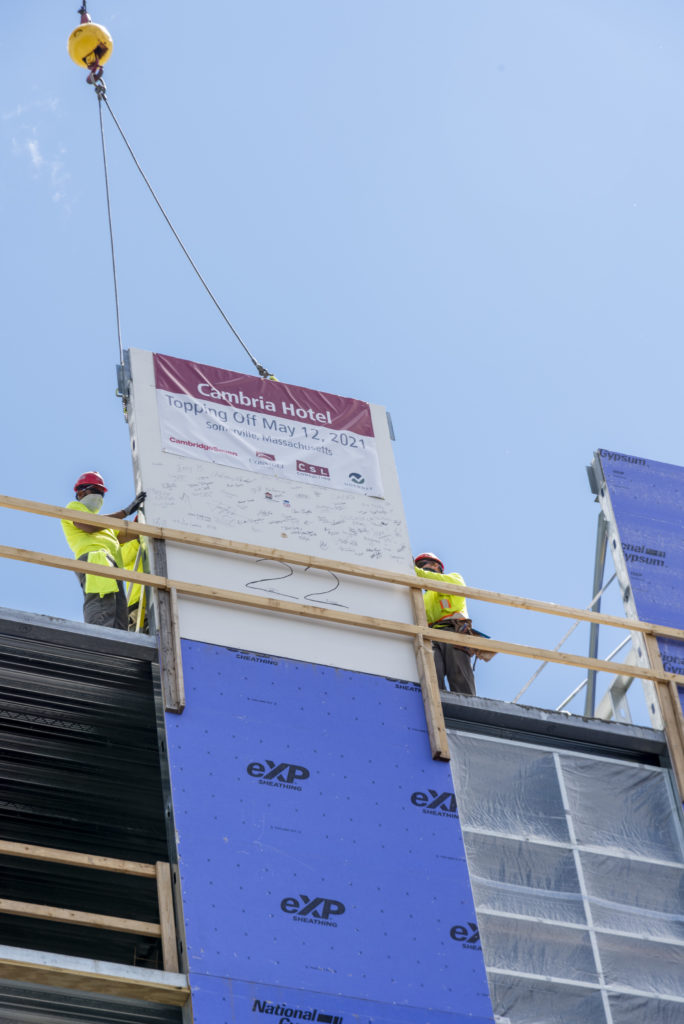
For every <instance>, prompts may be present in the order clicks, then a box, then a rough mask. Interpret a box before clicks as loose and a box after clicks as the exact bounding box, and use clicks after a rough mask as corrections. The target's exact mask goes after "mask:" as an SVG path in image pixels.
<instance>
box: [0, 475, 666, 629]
mask: <svg viewBox="0 0 684 1024" xmlns="http://www.w3.org/2000/svg"><path fill="white" fill-rule="evenodd" d="M0 507H5V508H11V509H14V510H15V511H23V512H31V513H35V514H37V515H45V516H51V517H53V518H57V519H69V520H71V521H72V522H82V523H87V524H91V523H92V521H93V518H94V513H79V512H75V511H73V510H71V509H66V508H63V507H62V506H60V505H46V504H44V503H42V502H37V501H28V500H22V499H18V498H12V497H9V496H8V495H0ZM97 519H98V522H99V523H101V524H102V526H103V528H104V527H111V528H113V529H118V530H121V529H122V525H123V520H121V519H113V518H112V517H111V516H102V515H98V516H97ZM125 527H126V530H127V531H128V532H129V533H130V534H131V535H135V536H146V537H155V538H158V539H162V540H167V541H173V542H175V543H178V544H188V545H190V546H198V547H207V548H212V549H213V550H216V551H224V552H226V553H228V554H238V555H245V556H248V557H255V558H272V559H274V560H276V561H286V562H287V561H289V562H291V563H292V564H293V565H300V566H305V567H311V568H317V569H328V570H330V571H332V572H336V573H342V574H346V575H350V576H358V577H359V578H360V579H368V580H375V581H377V582H380V583H394V584H397V585H398V586H404V587H409V588H411V589H415V590H434V591H437V592H438V593H444V594H455V595H457V596H462V597H467V598H471V599H472V600H475V601H485V602H488V603H490V604H501V605H506V606H507V607H510V608H518V609H522V610H525V611H538V612H545V613H547V614H548V615H557V616H561V617H562V618H568V619H575V620H577V621H578V622H597V623H599V624H601V625H604V626H616V627H617V628H618V629H628V630H631V631H632V632H636V633H653V634H655V635H656V636H663V637H669V638H670V639H672V640H681V641H684V630H682V629H675V628H674V627H672V626H659V625H658V624H657V623H653V622H642V621H641V620H639V619H623V618H620V617H619V616H616V615H605V614H603V613H602V612H593V611H590V610H589V609H587V608H572V607H569V606H567V605H561V604H555V603H554V602H551V601H537V600H534V599H532V598H526V597H518V596H516V595H514V594H503V593H498V592H496V591H493V590H482V589H480V588H478V587H467V586H463V587H460V586H457V585H456V584H454V583H441V582H436V581H433V580H430V579H425V578H423V577H418V576H415V575H412V574H408V573H400V572H391V571H390V570H383V569H379V568H377V567H371V566H366V565H356V564H353V563H351V562H339V561H336V560H334V559H330V558H320V557H318V556H316V555H304V554H301V553H298V552H295V551H283V550H280V549H278V548H267V547H262V546H260V545H257V544H243V543H242V542H240V541H231V540H225V539H223V538H221V537H211V536H209V535H206V534H199V533H190V532H188V531H186V530H174V529H171V528H170V527H161V526H154V525H152V524H151V523H129V522H126V523H125ZM12 550H14V551H19V550H20V549H16V548H15V549H11V548H0V557H5V558H12V557H17V556H16V555H11V554H8V553H7V552H9V551H12ZM26 561H32V559H29V558H27V559H26ZM45 564H52V563H45ZM56 567H57V568H66V566H56ZM81 571H82V567H81ZM93 574H94V575H97V574H96V573H93ZM115 578H117V579H126V580H128V579H132V580H133V582H136V583H140V582H144V583H146V584H149V585H150V586H155V585H156V586H159V585H160V584H158V583H157V584H155V583H153V582H151V580H152V579H153V577H148V576H146V575H145V576H143V574H136V576H135V578H133V577H132V576H130V577H129V576H118V577H115ZM472 646H474V645H472Z"/></svg>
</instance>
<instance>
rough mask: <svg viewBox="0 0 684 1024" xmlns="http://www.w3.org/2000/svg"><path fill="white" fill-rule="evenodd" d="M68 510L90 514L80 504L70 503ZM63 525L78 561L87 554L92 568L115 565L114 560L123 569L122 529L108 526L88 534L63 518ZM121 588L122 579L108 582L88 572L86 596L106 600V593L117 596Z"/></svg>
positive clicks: (78, 502) (87, 509)
mask: <svg viewBox="0 0 684 1024" xmlns="http://www.w3.org/2000/svg"><path fill="white" fill-rule="evenodd" d="M66 507H67V508H72V509H74V511H76V512H90V509H89V508H87V507H86V506H85V505H83V504H82V503H81V502H80V501H70V502H69V504H68V505H67V506H66ZM91 514H92V513H91ZM61 523H62V529H63V530H64V536H65V537H66V541H67V544H68V545H69V547H70V548H71V550H72V551H73V553H74V558H80V557H81V555H87V556H88V562H89V563H90V564H91V565H111V564H112V560H113V561H114V563H115V564H116V565H118V566H119V568H123V563H122V561H121V545H120V544H119V540H118V537H117V534H118V530H112V529H111V528H109V527H108V528H106V529H104V530H98V531H97V533H86V531H85V530H79V528H78V525H77V524H76V523H72V522H70V520H68V519H62V520H61ZM118 589H119V581H118V580H110V579H106V578H105V577H104V576H91V575H89V574H88V573H86V578H85V591H86V594H99V595H100V597H104V596H105V595H106V594H115V593H116V591H117V590H118Z"/></svg>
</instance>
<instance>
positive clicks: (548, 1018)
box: [489, 973, 681, 1024]
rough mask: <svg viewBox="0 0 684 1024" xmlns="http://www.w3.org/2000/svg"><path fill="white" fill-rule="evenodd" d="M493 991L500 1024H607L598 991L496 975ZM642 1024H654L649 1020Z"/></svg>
mask: <svg viewBox="0 0 684 1024" xmlns="http://www.w3.org/2000/svg"><path fill="white" fill-rule="evenodd" d="M489 990H490V992H491V995H492V1003H493V1005H494V1008H495V1009H494V1020H495V1021H496V1024H606V1015H605V1011H604V1006H603V997H602V995H601V993H600V992H599V991H597V990H596V989H590V988H573V987H572V986H571V985H558V984H556V983H554V982H550V981H549V982H547V981H543V980H535V979H534V978H513V977H511V976H507V975H501V974H495V973H492V974H490V975H489ZM614 1024H616V1022H615V1021H614ZM629 1024H632V1022H631V1021H630V1022H629ZM634 1024H637V1022H636V1020H635V1021H634ZM638 1024H650V1021H649V1018H648V1017H642V1018H641V1020H640V1021H639V1022H638ZM667 1024H671V1022H670V1021H668V1022H667ZM680 1024H681V1021H680Z"/></svg>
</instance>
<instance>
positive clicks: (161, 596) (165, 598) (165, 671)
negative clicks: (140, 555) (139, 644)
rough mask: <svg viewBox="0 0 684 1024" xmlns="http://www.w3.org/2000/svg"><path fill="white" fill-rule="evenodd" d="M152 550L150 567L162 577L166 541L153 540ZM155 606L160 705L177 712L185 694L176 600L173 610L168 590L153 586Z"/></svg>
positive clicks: (173, 712)
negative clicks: (155, 593)
mask: <svg viewBox="0 0 684 1024" xmlns="http://www.w3.org/2000/svg"><path fill="white" fill-rule="evenodd" d="M152 551H153V555H154V567H155V569H156V570H157V574H158V575H161V576H162V578H164V579H165V578H166V575H167V572H168V569H167V563H166V545H165V543H164V541H163V540H153V541H152ZM156 607H157V612H158V616H159V623H158V630H157V632H158V636H159V666H160V676H161V685H162V696H163V700H164V709H165V710H166V711H170V712H171V713H172V714H176V715H178V714H180V713H181V712H182V711H183V708H184V707H185V695H184V693H183V692H182V691H183V665H182V662H181V658H180V639H179V636H178V633H179V631H178V628H177V622H178V608H177V602H176V608H175V612H174V610H172V607H171V594H170V593H169V591H165V590H162V589H161V588H157V598H156ZM174 614H175V620H174ZM179 673H180V682H179ZM181 695H182V702H181Z"/></svg>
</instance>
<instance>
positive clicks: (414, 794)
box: [167, 640, 493, 1024]
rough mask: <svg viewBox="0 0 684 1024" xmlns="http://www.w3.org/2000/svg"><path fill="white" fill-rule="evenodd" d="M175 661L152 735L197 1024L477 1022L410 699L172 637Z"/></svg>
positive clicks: (452, 849)
mask: <svg viewBox="0 0 684 1024" xmlns="http://www.w3.org/2000/svg"><path fill="white" fill-rule="evenodd" d="M182 653H183V671H184V675H185V683H186V691H187V694H188V702H187V708H186V710H185V712H184V714H183V715H180V716H174V715H170V716H168V718H167V729H168V741H169V761H170V768H171V783H172V791H173V803H174V814H175V822H176V829H177V834H178V848H179V857H180V874H181V881H182V893H183V907H184V918H185V929H186V939H187V950H188V959H189V965H190V979H191V984H192V988H193V1009H194V1015H195V1022H196V1024H223V1022H224V1021H225V1022H229V1021H230V1022H231V1024H233V1022H235V1021H250V1022H253V1024H256V1022H257V1021H259V1020H260V1019H261V1018H262V1016H263V1018H264V1019H267V1018H269V1017H273V1018H274V1019H276V1020H280V1019H281V1018H282V1019H295V1020H314V1019H316V1020H320V1021H323V1022H325V1021H333V1022H334V1024H341V1022H343V1021H344V1022H348V1021H352V1020H363V1021H366V1022H371V1021H372V1022H376V1024H380V1022H383V1024H409V1022H414V1021H420V1022H421V1024H425V1022H428V1021H432V1022H434V1024H447V1022H450V1024H465V1022H468V1024H480V1022H484V1021H491V1020H492V1019H493V1017H492V1011H491V1003H490V1000H489V994H488V989H487V981H486V974H485V967H484V961H483V957H482V950H481V947H480V943H479V936H478V933H477V925H476V919H475V912H474V908H473V899H472V894H471V887H470V880H469V877H468V870H467V867H466V862H465V854H464V848H463V840H462V835H461V828H460V823H459V819H458V811H457V808H456V803H455V799H454V796H453V789H452V784H451V776H450V771H449V765H448V764H447V763H444V762H436V761H433V760H432V759H431V756H430V749H429V743H428V738H427V732H426V728H425V718H424V712H423V706H422V698H421V694H420V689H419V688H418V687H417V686H414V685H413V684H410V683H402V682H399V681H397V680H392V679H385V678H382V677H380V676H372V675H365V674H361V673H354V672H347V671H342V670H339V669H333V668H329V667H325V666H320V665H311V664H308V663H305V662H296V661H290V660H287V659H276V658H272V657H267V656H260V655H256V654H251V653H249V652H244V651H236V650H231V649H227V648H224V647H219V646H214V645H210V644H202V643H196V642H191V641H186V640H184V641H183V642H182ZM278 1006H280V1007H281V1008H283V1007H284V1008H285V1010H286V1011H287V1012H283V1013H281V1014H279V1013H278V1012H277V1008H278ZM314 1010H315V1011H316V1014H318V1016H316V1017H314V1016H311V1014H313V1012H314ZM295 1011H298V1012H295ZM307 1014H309V1016H307ZM320 1014H323V1016H320Z"/></svg>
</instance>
